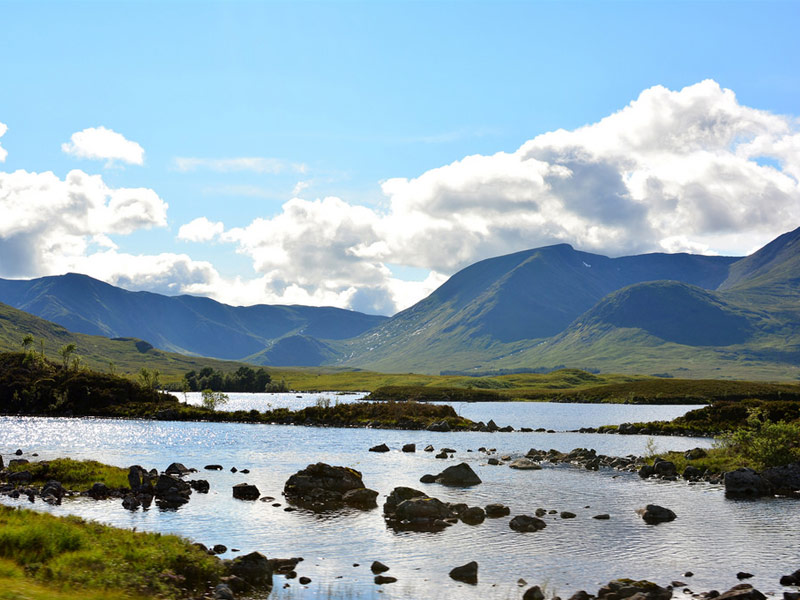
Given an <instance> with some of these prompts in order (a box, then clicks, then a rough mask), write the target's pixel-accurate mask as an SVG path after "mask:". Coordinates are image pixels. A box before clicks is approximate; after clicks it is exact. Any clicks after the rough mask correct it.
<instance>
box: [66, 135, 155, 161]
mask: <svg viewBox="0 0 800 600" xmlns="http://www.w3.org/2000/svg"><path fill="white" fill-rule="evenodd" d="M61 150H62V151H63V152H65V153H66V154H70V155H72V156H76V157H78V158H91V159H99V160H105V161H107V162H106V166H112V165H113V164H114V161H120V162H124V163H127V164H129V165H142V164H144V148H142V147H141V146H140V145H139V144H137V143H136V142H132V141H130V140H128V139H125V136H124V135H122V134H121V133H117V132H116V131H113V130H111V129H106V128H105V127H89V128H88V129H84V130H83V131H78V132H76V133H73V134H72V136H71V137H70V141H69V142H65V143H63V144H61Z"/></svg>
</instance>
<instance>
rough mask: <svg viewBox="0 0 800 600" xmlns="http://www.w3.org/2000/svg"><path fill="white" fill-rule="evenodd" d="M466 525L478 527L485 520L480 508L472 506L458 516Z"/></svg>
mask: <svg viewBox="0 0 800 600" xmlns="http://www.w3.org/2000/svg"><path fill="white" fill-rule="evenodd" d="M458 518H459V519H461V520H462V521H463V522H464V523H466V524H467V525H480V524H481V523H483V522H484V521H485V520H486V512H485V511H484V510H483V509H482V508H481V507H480V506H472V507H470V508H468V509H466V510H464V511H461V513H460V514H459V515H458Z"/></svg>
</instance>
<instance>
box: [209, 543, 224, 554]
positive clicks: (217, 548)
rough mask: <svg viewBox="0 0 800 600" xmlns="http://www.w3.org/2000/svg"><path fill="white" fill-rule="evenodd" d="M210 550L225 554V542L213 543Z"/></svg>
mask: <svg viewBox="0 0 800 600" xmlns="http://www.w3.org/2000/svg"><path fill="white" fill-rule="evenodd" d="M211 550H212V551H213V552H214V554H225V553H226V552H227V551H228V547H227V546H226V545H225V544H214V546H212V548H211Z"/></svg>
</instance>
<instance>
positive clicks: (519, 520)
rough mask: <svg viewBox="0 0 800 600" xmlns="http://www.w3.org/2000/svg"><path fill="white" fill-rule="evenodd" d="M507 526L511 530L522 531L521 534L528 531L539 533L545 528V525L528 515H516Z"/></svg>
mask: <svg viewBox="0 0 800 600" xmlns="http://www.w3.org/2000/svg"><path fill="white" fill-rule="evenodd" d="M508 526H509V527H510V528H511V529H513V530H514V531H523V532H530V531H539V530H540V529H544V528H545V527H547V523H545V522H544V521H542V520H541V519H539V518H537V517H530V516H528V515H517V516H516V517H514V518H513V519H511V521H509V523H508Z"/></svg>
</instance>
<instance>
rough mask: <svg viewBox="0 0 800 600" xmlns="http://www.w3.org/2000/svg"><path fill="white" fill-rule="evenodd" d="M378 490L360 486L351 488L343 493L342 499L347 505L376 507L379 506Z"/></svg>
mask: <svg viewBox="0 0 800 600" xmlns="http://www.w3.org/2000/svg"><path fill="white" fill-rule="evenodd" d="M377 498H378V492H376V491H375V490H371V489H369V488H359V489H357V490H349V491H347V492H345V493H344V494H343V495H342V501H343V502H344V503H345V504H346V505H347V506H352V507H354V508H365V509H366V508H375V507H376V506H378V503H377V501H376V499H377Z"/></svg>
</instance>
